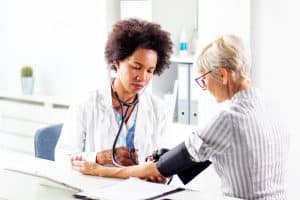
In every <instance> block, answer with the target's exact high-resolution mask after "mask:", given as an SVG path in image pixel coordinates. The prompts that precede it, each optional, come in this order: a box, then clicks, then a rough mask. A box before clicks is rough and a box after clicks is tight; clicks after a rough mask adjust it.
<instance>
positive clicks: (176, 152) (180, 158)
mask: <svg viewBox="0 0 300 200" xmlns="http://www.w3.org/2000/svg"><path fill="white" fill-rule="evenodd" d="M210 164H211V162H210V161H208V160H207V161H204V162H195V161H193V160H192V159H191V157H190V154H189V153H188V151H187V149H186V146H185V144H184V142H183V143H181V144H179V145H178V146H176V147H175V148H173V149H172V150H170V151H168V152H166V153H165V154H163V155H162V156H161V157H160V158H159V160H158V161H157V163H156V166H157V169H158V171H159V172H160V173H161V174H162V175H163V176H165V177H169V176H172V175H174V174H177V175H178V177H179V178H180V180H181V181H182V182H183V184H187V183H188V182H190V181H191V180H192V179H193V178H195V176H197V175H198V174H200V173H201V172H202V171H203V170H205V169H206V168H207V167H208V166H209V165H210Z"/></svg>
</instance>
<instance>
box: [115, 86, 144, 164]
mask: <svg viewBox="0 0 300 200" xmlns="http://www.w3.org/2000/svg"><path fill="white" fill-rule="evenodd" d="M111 92H112V94H113V95H114V97H116V99H117V101H118V103H119V105H120V108H121V123H120V125H119V129H118V132H117V135H116V137H115V139H114V143H113V146H112V163H113V164H114V165H115V166H116V167H123V165H121V164H119V163H118V161H117V159H116V145H117V142H118V139H119V136H120V134H121V131H122V128H123V126H124V123H125V119H126V117H127V114H128V111H129V108H130V107H131V106H133V107H134V106H135V105H136V104H138V103H139V99H138V95H136V96H135V98H134V100H133V101H132V102H129V103H128V102H125V101H122V100H121V99H120V97H119V95H118V93H117V92H116V91H113V88H112V86H111ZM124 107H126V109H124ZM124 110H125V111H124ZM133 154H134V149H130V153H129V158H130V159H131V160H132V161H133V162H134V164H135V165H137V164H138V163H137V161H136V160H135V159H134V158H133Z"/></svg>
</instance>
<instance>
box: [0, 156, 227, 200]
mask: <svg viewBox="0 0 300 200" xmlns="http://www.w3.org/2000/svg"><path fill="white" fill-rule="evenodd" d="M4 154H5V155H4ZM0 156H1V157H2V158H4V159H3V160H2V161H4V162H9V161H10V160H12V157H13V159H14V160H15V159H16V158H17V157H16V155H13V156H9V157H10V158H9V159H5V156H6V158H7V157H8V155H7V153H4V152H3V151H2V152H1V151H0ZM21 157H22V156H21ZM31 159H32V158H31ZM21 160H22V159H20V161H21ZM29 160H30V159H29ZM4 162H1V164H0V200H2V199H9V200H15V199H28V200H37V199H39V200H40V199H43V200H48V199H49V200H50V199H56V200H60V199H64V200H68V199H74V198H73V197H72V194H74V193H76V191H74V190H73V191H72V190H71V189H66V188H58V187H54V186H53V185H52V186H49V185H45V184H43V183H46V181H45V180H43V179H41V178H38V177H34V176H30V175H24V174H20V173H16V172H11V171H7V170H3V169H2V167H3V166H4V164H3V163H4ZM20 164H21V162H20ZM165 198H169V199H172V200H189V199H199V200H211V199H214V200H220V199H223V198H222V197H221V196H219V195H215V194H204V193H203V192H197V191H187V190H186V191H183V192H178V193H175V194H171V195H168V196H165V197H164V198H160V199H161V200H162V199H165Z"/></svg>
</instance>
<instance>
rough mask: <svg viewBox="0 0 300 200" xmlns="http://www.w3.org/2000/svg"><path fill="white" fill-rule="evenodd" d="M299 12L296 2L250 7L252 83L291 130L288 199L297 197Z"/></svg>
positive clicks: (278, 0)
mask: <svg viewBox="0 0 300 200" xmlns="http://www.w3.org/2000/svg"><path fill="white" fill-rule="evenodd" d="M298 8H299V6H297V5H296V2H292V1H285V0H263V1H261V0H253V1H252V4H251V10H252V12H251V21H252V22H251V38H252V39H251V47H252V57H253V71H252V78H253V83H254V85H256V86H258V87H260V88H262V89H263V91H264V92H265V93H267V94H268V95H269V96H270V98H271V99H272V102H274V103H275V105H276V106H277V108H278V109H280V110H281V116H280V117H281V118H282V120H284V121H286V123H287V125H288V127H289V129H290V130H291V146H290V154H289V161H288V172H287V173H288V176H287V190H288V195H289V198H288V199H297V198H299V195H300V191H299V185H300V172H299V169H300V161H299V159H298V158H299V155H300V146H299V141H300V135H299V132H300V128H299V116H298V115H299V113H300V109H299V108H300V106H299V102H300V95H299V92H298V91H299V89H298V87H297V85H299V83H298V81H299V72H300V70H299V62H298V59H296V58H297V57H299V55H298V54H299V51H298V47H299V39H298V37H299V20H298V19H299V18H300V14H299V9H298Z"/></svg>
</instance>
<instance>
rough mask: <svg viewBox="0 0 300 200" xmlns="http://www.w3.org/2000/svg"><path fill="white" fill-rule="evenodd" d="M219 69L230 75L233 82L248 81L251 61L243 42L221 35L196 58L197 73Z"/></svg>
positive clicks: (215, 72)
mask: <svg viewBox="0 0 300 200" xmlns="http://www.w3.org/2000/svg"><path fill="white" fill-rule="evenodd" d="M219 67H224V68H226V69H228V70H229V71H231V72H234V73H232V75H233V78H234V81H236V80H237V79H239V80H248V81H249V80H250V68H251V59H250V54H249V50H248V49H246V47H245V44H244V43H243V41H242V40H241V39H240V38H239V37H237V36H235V35H223V36H221V37H218V38H217V39H216V40H215V41H213V42H211V43H210V44H208V45H207V46H206V47H205V48H204V49H203V50H202V52H201V54H200V55H199V57H198V69H197V70H198V71H200V72H204V71H212V72H213V74H215V75H216V74H217V70H216V69H218V68H219Z"/></svg>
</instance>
